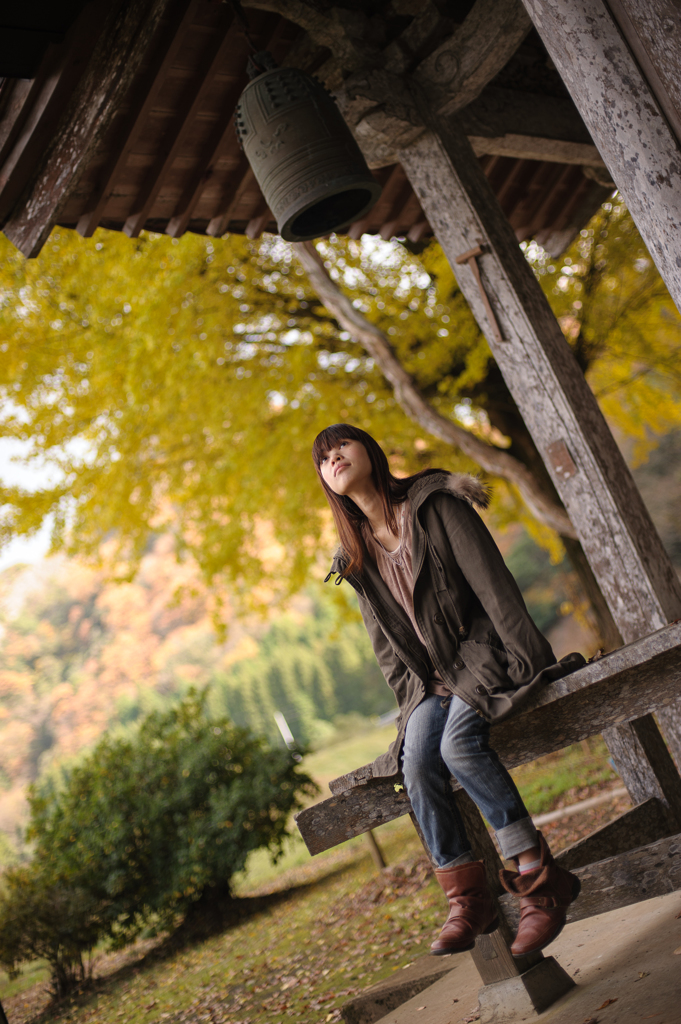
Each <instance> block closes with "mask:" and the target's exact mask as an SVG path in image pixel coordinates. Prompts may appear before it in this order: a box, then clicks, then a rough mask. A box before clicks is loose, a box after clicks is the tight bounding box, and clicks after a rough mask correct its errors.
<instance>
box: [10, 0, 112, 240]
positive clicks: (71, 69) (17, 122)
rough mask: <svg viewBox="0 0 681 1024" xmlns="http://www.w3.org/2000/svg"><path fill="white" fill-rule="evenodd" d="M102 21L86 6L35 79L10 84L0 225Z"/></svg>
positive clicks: (45, 143) (47, 141)
mask: <svg viewBox="0 0 681 1024" xmlns="http://www.w3.org/2000/svg"><path fill="white" fill-rule="evenodd" d="M102 21H103V17H102V10H101V7H98V5H97V4H94V3H93V4H88V5H87V6H86V7H85V8H84V9H83V11H82V12H81V14H80V16H79V17H78V18H77V19H76V21H75V23H74V24H73V25H72V26H71V28H70V30H69V32H68V33H67V36H66V39H65V40H64V42H63V43H62V45H61V46H54V45H51V46H50V47H49V48H48V50H47V53H46V55H45V57H44V59H43V62H42V63H41V66H40V73H39V74H38V76H37V77H36V78H35V79H33V81H29V82H25V81H23V82H21V81H20V82H15V83H11V84H12V101H11V102H10V104H9V108H10V109H9V110H6V111H5V116H4V117H3V124H6V125H7V128H8V130H7V134H6V136H5V138H4V140H3V146H2V152H1V153H0V161H1V162H0V221H4V220H5V219H6V218H7V217H8V216H10V215H11V212H12V208H13V207H14V206H15V204H16V203H17V200H18V199H19V197H21V196H22V193H24V191H25V189H26V183H27V181H30V180H31V179H32V178H33V176H34V175H35V173H36V168H39V167H40V164H41V161H42V159H43V156H44V153H45V150H46V149H48V148H49V146H50V145H51V144H52V143H53V142H54V139H55V129H56V128H57V126H58V125H59V124H60V121H61V118H62V115H63V113H64V110H65V108H66V107H67V106H68V104H69V101H70V99H71V94H72V93H73V91H74V90H75V89H76V88H77V86H78V82H79V80H80V79H81V78H82V76H83V74H84V72H85V69H86V66H87V61H88V59H89V57H90V54H91V52H92V48H93V46H94V45H95V44H96V42H97V39H98V38H99V36H100V35H101V32H102ZM12 107H14V109H12Z"/></svg>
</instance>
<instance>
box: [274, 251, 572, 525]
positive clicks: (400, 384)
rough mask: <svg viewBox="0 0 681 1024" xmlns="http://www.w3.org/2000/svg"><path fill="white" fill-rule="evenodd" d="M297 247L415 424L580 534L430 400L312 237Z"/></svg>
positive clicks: (324, 296)
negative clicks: (335, 274) (332, 274)
mask: <svg viewBox="0 0 681 1024" xmlns="http://www.w3.org/2000/svg"><path fill="white" fill-rule="evenodd" d="M293 248H294V249H295V252H296V255H297V257H298V259H299V260H300V263H301V265H302V267H303V269H304V270H305V272H306V273H307V275H308V277H309V279H310V283H311V285H312V287H313V288H314V290H315V291H316V293H317V295H318V296H319V298H320V299H321V301H322V302H323V304H324V305H325V306H326V308H327V309H328V310H329V311H330V312H331V313H333V315H334V316H335V317H336V319H337V321H338V323H339V324H340V325H341V327H342V328H343V330H346V331H348V333H349V334H350V335H351V337H352V338H353V340H354V341H355V342H357V344H359V345H361V346H362V348H364V350H365V351H366V352H368V354H369V355H370V356H371V358H372V359H373V360H374V362H375V363H376V364H377V365H378V367H379V369H380V370H381V372H382V373H383V376H384V377H385V378H386V380H387V381H388V383H389V384H390V385H391V387H392V389H393V394H394V395H395V398H396V400H397V402H398V403H399V405H400V406H401V407H402V409H403V410H404V412H405V413H406V414H407V416H409V418H410V419H411V420H413V421H414V423H418V425H419V426H420V427H423V429H424V430H425V431H427V432H428V433H429V434H432V435H433V437H437V438H439V439H440V440H441V441H444V442H445V443H446V444H450V445H452V446H453V447H455V448H459V449H460V450H461V451H462V452H464V454H466V455H468V456H469V457H470V458H471V459H473V460H474V461H475V462H477V464H478V465H479V466H480V467H481V468H482V469H484V470H485V472H487V473H492V474H493V475H494V476H500V477H503V478H504V479H505V480H508V481H509V482H510V483H512V484H514V485H515V486H516V487H517V488H518V490H519V491H520V494H521V495H522V498H523V500H524V502H525V504H526V505H527V506H528V508H529V509H530V511H531V512H532V513H533V515H534V516H535V517H536V518H537V519H539V520H540V522H542V523H545V524H546V525H547V526H550V527H551V528H552V529H554V530H557V532H558V533H559V534H561V535H563V536H565V537H572V538H575V539H576V537H577V534H576V532H575V529H574V527H573V525H572V523H571V522H570V519H569V518H568V515H567V513H566V512H565V510H564V509H563V508H561V506H560V505H557V504H556V502H555V501H554V500H552V499H551V498H550V497H549V496H548V495H546V494H545V493H544V491H543V490H542V488H541V487H540V485H539V484H538V483H537V481H536V480H535V478H534V476H533V475H532V473H531V472H530V471H529V469H528V468H527V467H526V466H524V465H523V463H522V462H520V461H519V459H516V458H514V456H512V455H509V453H508V452H505V451H504V450H503V449H501V448H494V447H493V446H492V445H489V444H485V442H484V441H481V440H480V439H479V438H477V437H475V436H474V435H473V434H470V433H469V432H468V431H467V430H464V428H463V427H459V426H457V424H456V423H452V421H451V420H448V419H447V418H446V417H444V416H441V415H440V413H439V412H437V411H436V410H435V409H433V407H432V406H431V405H430V404H429V403H428V402H427V401H426V399H425V398H424V397H423V395H422V394H421V392H420V391H419V389H418V387H417V386H416V384H415V383H414V380H413V378H412V377H411V375H410V374H408V373H407V371H406V370H405V369H404V367H403V366H402V364H401V363H400V361H399V359H398V358H397V356H396V355H395V353H394V352H393V349H392V347H391V345H390V342H389V341H388V339H387V338H386V336H385V334H384V333H383V331H381V330H380V329H379V328H378V327H376V326H375V325H374V324H372V323H371V322H370V321H369V320H367V319H366V317H365V316H363V314H362V313H360V312H359V310H357V309H355V307H354V306H353V304H352V302H351V300H350V299H349V298H348V296H347V295H345V294H344V293H343V292H342V291H341V289H340V288H339V287H338V285H337V284H335V282H334V281H332V280H331V278H330V277H329V275H328V273H327V272H326V268H325V267H324V261H323V260H322V258H321V256H320V255H319V253H318V252H317V249H316V248H315V246H314V245H313V243H312V242H294V243H293Z"/></svg>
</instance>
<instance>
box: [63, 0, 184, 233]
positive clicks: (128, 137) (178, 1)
mask: <svg viewBox="0 0 681 1024" xmlns="http://www.w3.org/2000/svg"><path fill="white" fill-rule="evenodd" d="M198 6H199V3H198V0H191V2H190V3H189V4H186V0H175V3H174V5H173V7H172V9H170V10H169V11H168V24H167V25H166V26H165V28H164V29H163V30H162V32H161V33H160V38H159V39H158V40H157V41H156V43H155V46H154V53H153V55H152V60H151V62H150V65H149V67H148V69H147V71H146V72H145V74H144V76H143V78H142V80H141V81H140V82H139V83H138V88H137V89H136V90H135V94H134V96H132V97H131V107H130V110H129V111H128V113H127V115H126V116H125V118H124V121H123V124H122V125H121V128H120V130H119V132H118V133H117V135H116V139H115V142H114V143H113V145H112V147H111V148H112V159H111V160H109V161H108V162H107V164H106V165H105V167H104V168H103V170H102V176H101V178H100V179H99V181H98V182H97V185H96V187H95V188H94V190H93V191H92V193H91V195H90V197H89V199H88V202H87V208H86V209H85V211H84V213H82V214H81V217H80V219H79V221H78V224H77V226H76V231H78V233H79V234H81V235H82V236H83V238H90V237H91V236H92V235H93V234H94V233H95V230H96V229H97V226H98V224H99V222H100V220H101V219H102V214H103V213H104V208H105V206H106V204H107V202H108V200H109V196H110V195H111V191H112V189H113V187H114V185H115V183H116V182H117V181H118V178H119V175H120V173H121V171H122V170H123V169H124V167H125V165H126V164H127V162H128V158H129V156H130V151H131V149H132V147H133V146H134V144H135V142H136V140H137V138H138V137H139V133H140V131H141V130H142V127H143V125H144V124H145V122H146V120H147V117H148V116H149V113H150V111H151V110H152V108H153V107H154V104H155V103H156V99H157V97H158V94H159V92H160V90H161V87H162V86H163V83H164V81H165V78H166V75H167V74H168V71H169V69H170V68H171V67H172V65H173V63H174V61H175V59H176V57H177V54H178V51H179V49H180V47H181V45H182V43H183V41H184V37H185V33H186V30H187V28H188V26H189V25H191V23H192V21H193V19H194V17H195V16H196V10H197V8H198ZM178 19H179V20H178Z"/></svg>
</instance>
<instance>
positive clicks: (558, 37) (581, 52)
mask: <svg viewBox="0 0 681 1024" xmlns="http://www.w3.org/2000/svg"><path fill="white" fill-rule="evenodd" d="M523 3H524V5H525V7H526V8H527V11H528V13H529V15H530V17H531V18H532V20H533V22H534V24H535V26H536V28H537V31H538V32H539V34H540V36H541V37H542V40H543V42H544V45H545V46H546V48H547V50H548V51H549V54H550V56H551V59H552V61H553V63H554V64H555V66H556V68H557V70H558V71H559V73H560V75H561V76H562V78H563V80H564V81H565V84H566V85H567V87H568V89H569V90H570V94H571V96H572V99H573V100H574V102H575V105H576V106H577V108H578V110H579V112H580V114H581V115H582V118H583V119H584V123H585V124H586V126H587V127H588V129H589V131H590V133H591V136H592V138H593V140H594V142H595V143H596V146H597V147H598V150H599V152H600V154H601V156H602V157H603V160H604V161H605V163H606V165H607V167H608V170H609V171H610V174H611V175H612V179H613V181H614V182H615V183H616V184H617V187H618V188H619V190H620V192H621V193H622V196H623V198H624V201H625V203H626V204H627V207H628V209H629V210H630V212H631V214H632V216H633V218H634V221H635V223H636V226H637V228H638V229H639V231H640V233H641V237H642V238H643V240H644V242H645V243H646V246H647V247H648V251H649V252H650V254H651V256H652V257H653V259H654V261H655V264H656V266H657V268H658V270H659V271H660V274H661V275H662V277H663V279H664V281H665V284H666V285H667V287H668V289H669V291H670V294H671V296H672V298H673V300H674V302H675V303H676V305H677V307H678V308H679V310H681V231H680V230H679V229H680V227H681V147H680V141H681V78H680V76H679V68H680V67H681V8H680V7H679V4H678V3H675V2H674V0H607V2H605V0H560V3H556V2H555V0H523ZM658 718H659V720H660V723H661V725H662V728H663V729H664V731H665V734H666V736H667V739H668V741H669V745H670V748H671V750H672V753H673V754H674V757H675V758H676V763H677V765H678V766H679V767H680V768H681V705H679V704H676V705H674V706H672V707H670V708H668V709H666V710H664V711H662V712H660V713H659V714H658Z"/></svg>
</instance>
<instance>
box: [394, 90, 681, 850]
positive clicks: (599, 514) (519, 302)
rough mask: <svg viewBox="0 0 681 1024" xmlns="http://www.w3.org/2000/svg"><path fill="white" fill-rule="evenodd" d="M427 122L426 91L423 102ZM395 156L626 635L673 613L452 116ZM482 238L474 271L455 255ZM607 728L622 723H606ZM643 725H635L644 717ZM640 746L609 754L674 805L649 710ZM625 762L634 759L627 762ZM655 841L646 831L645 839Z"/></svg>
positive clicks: (582, 392)
mask: <svg viewBox="0 0 681 1024" xmlns="http://www.w3.org/2000/svg"><path fill="white" fill-rule="evenodd" d="M420 106H421V112H422V116H423V117H424V120H426V121H428V119H429V117H430V114H429V109H428V102H427V97H425V98H421V100H420ZM400 159H401V162H402V165H403V166H404V169H405V171H406V172H407V175H408V177H409V179H410V181H411V183H412V185H413V187H414V190H415V191H416V193H417V195H418V197H419V200H420V202H421V205H422V207H423V210H424V212H425V214H426V216H427V217H428V220H429V221H430V224H431V225H432V227H433V230H434V231H435V234H436V236H437V238H438V241H439V242H440V244H441V245H442V248H443V249H444V251H445V253H446V254H447V257H448V259H449V262H450V265H451V266H452V269H453V270H454V272H455V274H456V277H457V280H458V283H459V286H460V287H461V291H462V292H463V294H464V297H465V298H466V300H467V301H468V303H469V305H470V307H471V309H472V311H473V313H474V315H475V317H476V319H477V321H478V323H479V324H480V326H481V328H482V330H483V331H484V333H485V335H486V337H487V340H488V342H489V344H490V347H491V349H492V351H493V353H494V356H495V358H496V360H497V362H498V364H499V367H500V369H501V372H502V373H503V375H504V378H505V380H506V383H507V384H508V386H509V389H510V391H511V393H512V394H513V397H514V398H515V401H516V403H517V405H518V407H519V409H520V412H521V414H522V416H523V418H524V420H525V422H526V424H527V426H528V428H529V430H530V432H531V434H532V436H533V437H534V439H535V442H536V444H537V447H538V449H539V451H540V452H541V454H542V457H543V459H544V461H545V463H546V466H547V469H548V471H549V473H550V475H551V477H552V479H553V481H554V483H555V485H556V488H557V490H558V493H559V494H560V496H561V498H562V500H563V502H564V504H565V507H566V509H567V511H568V514H569V516H570V519H571V520H572V523H573V525H574V527H575V529H576V531H577V533H578V535H579V538H580V540H581V542H582V545H583V547H584V550H585V553H586V555H587V557H588V559H589V562H590V564H591V567H592V569H593V571H594V574H595V576H596V578H597V580H598V582H599V585H600V587H601V590H602V591H603V594H604V596H605V598H606V600H607V602H608V605H609V606H610V609H611V611H612V613H613V617H614V619H615V622H616V623H617V626H618V627H619V629H620V632H621V633H622V636H623V638H624V640H625V642H629V641H632V640H635V639H636V638H638V637H641V636H644V635H646V634H648V633H651V632H653V631H654V630H656V629H659V628H660V627H662V626H663V625H664V624H665V623H667V622H669V621H672V620H674V619H676V618H678V617H679V616H680V615H681V587H680V585H679V581H678V579H677V576H676V573H675V571H674V569H673V566H672V565H671V562H670V561H669V558H668V556H667V553H666V551H665V550H664V547H663V545H662V542H661V540H660V538H659V536H658V534H657V531H656V530H655V527H654V526H653V523H652V521H651V519H650V516H649V514H648V511H647V509H646V507H645V505H644V504H643V501H642V499H641V496H640V494H639V492H638V490H637V488H636V485H635V484H634V482H633V479H632V477H631V474H630V472H629V469H628V467H627V465H626V463H625V461H624V459H623V458H622V455H621V453H620V451H619V449H618V447H617V445H616V444H615V441H614V439H613V437H612V434H611V433H610V430H609V428H608V426H607V424H606V422H605V420H604V418H603V416H602V414H601V412H600V409H599V408H598V404H597V402H596V399H595V398H594V396H593V394H592V392H591V390H590V389H589V386H588V385H587V383H586V381H585V379H584V375H583V373H582V372H581V370H580V369H579V367H578V365H577V362H576V360H575V358H574V356H573V354H572V352H571V351H570V348H569V346H568V344H567V342H566V341H565V338H564V337H563V334H562V332H561V329H560V327H559V325H558V323H557V321H556V319H555V317H554V315H553V313H552V312H551V309H550V307H549V305H548V302H547V301H546V299H545V297H544V294H543V292H542V290H541V288H540V286H539V284H538V283H537V281H536V280H535V277H534V275H533V273H532V270H531V269H530V267H529V266H528V264H527V262H526V260H525V258H524V257H523V254H522V253H521V251H520V248H519V246H518V242H517V239H516V238H515V236H514V234H513V231H512V229H511V226H510V224H509V223H508V221H507V220H506V218H505V216H504V214H503V212H502V210H501V207H500V206H499V204H498V202H497V200H496V198H495V196H494V194H493V192H492V190H491V188H490V186H489V184H488V182H487V180H486V178H485V176H484V174H483V172H482V169H481V167H480V164H479V161H478V160H477V158H476V157H475V154H474V153H473V150H472V149H471V146H470V144H469V142H468V139H467V138H466V136H465V135H464V133H463V132H462V131H460V130H459V128H458V127H457V126H456V124H455V123H453V121H451V120H449V121H448V122H446V123H445V122H441V121H440V122H438V123H437V124H435V125H431V126H430V130H429V131H427V132H426V133H425V134H424V135H422V136H421V137H420V138H419V139H417V140H416V142H414V143H413V144H412V145H411V146H409V147H408V148H407V149H405V150H403V151H402V152H401V154H400ZM476 247H480V248H481V249H482V255H481V256H479V257H477V266H478V269H479V273H480V277H481V280H482V285H483V288H484V291H485V294H486V295H487V297H488V300H489V302H490V304H491V306H492V309H493V312H494V314H495V319H496V321H497V323H498V326H499V329H500V331H501V336H502V338H503V339H504V340H503V341H497V340H496V336H495V331H494V328H493V326H492V324H491V323H490V320H489V317H488V315H487V311H486V308H485V304H484V303H483V301H482V299H481V296H480V290H479V286H478V280H477V276H476V274H475V273H474V272H473V270H472V269H471V267H470V264H469V262H464V263H462V264H457V262H456V261H457V257H460V256H462V255H463V254H465V253H467V252H469V251H470V250H471V249H475V248H476ZM614 728H615V729H616V730H618V729H620V728H621V727H619V726H615V727H614ZM642 728H643V726H642ZM644 731H645V736H646V744H645V748H644V747H643V746H642V745H640V744H639V747H638V749H637V756H636V757H635V758H627V757H622V749H623V747H627V745H630V743H631V734H630V733H628V734H627V735H624V734H623V735H622V737H621V742H619V741H618V742H615V739H614V735H615V734H613V741H612V754H613V758H614V760H615V764H616V766H617V769H618V771H619V772H620V775H621V776H622V779H623V780H624V782H625V784H626V786H627V788H628V789H629V791H630V792H631V793H632V799H633V801H634V802H635V803H638V802H640V800H641V799H642V798H643V799H647V798H649V797H658V798H660V799H661V800H662V802H663V804H664V805H665V807H666V808H667V810H668V811H669V812H670V813H672V814H673V808H674V807H675V806H677V805H678V794H679V792H681V779H679V777H678V774H677V773H674V774H673V775H672V776H671V777H670V776H669V773H668V772H667V771H665V772H664V773H663V774H664V778H659V777H658V774H657V772H656V766H657V765H658V764H660V763H663V762H664V740H663V739H662V736H661V735H660V733H659V730H658V729H657V726H656V725H655V723H654V721H653V720H652V719H651V720H650V721H649V722H647V723H646V724H645V730H644ZM634 762H635V763H636V767H635V768H634V767H633V765H634ZM651 838H655V837H651Z"/></svg>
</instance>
